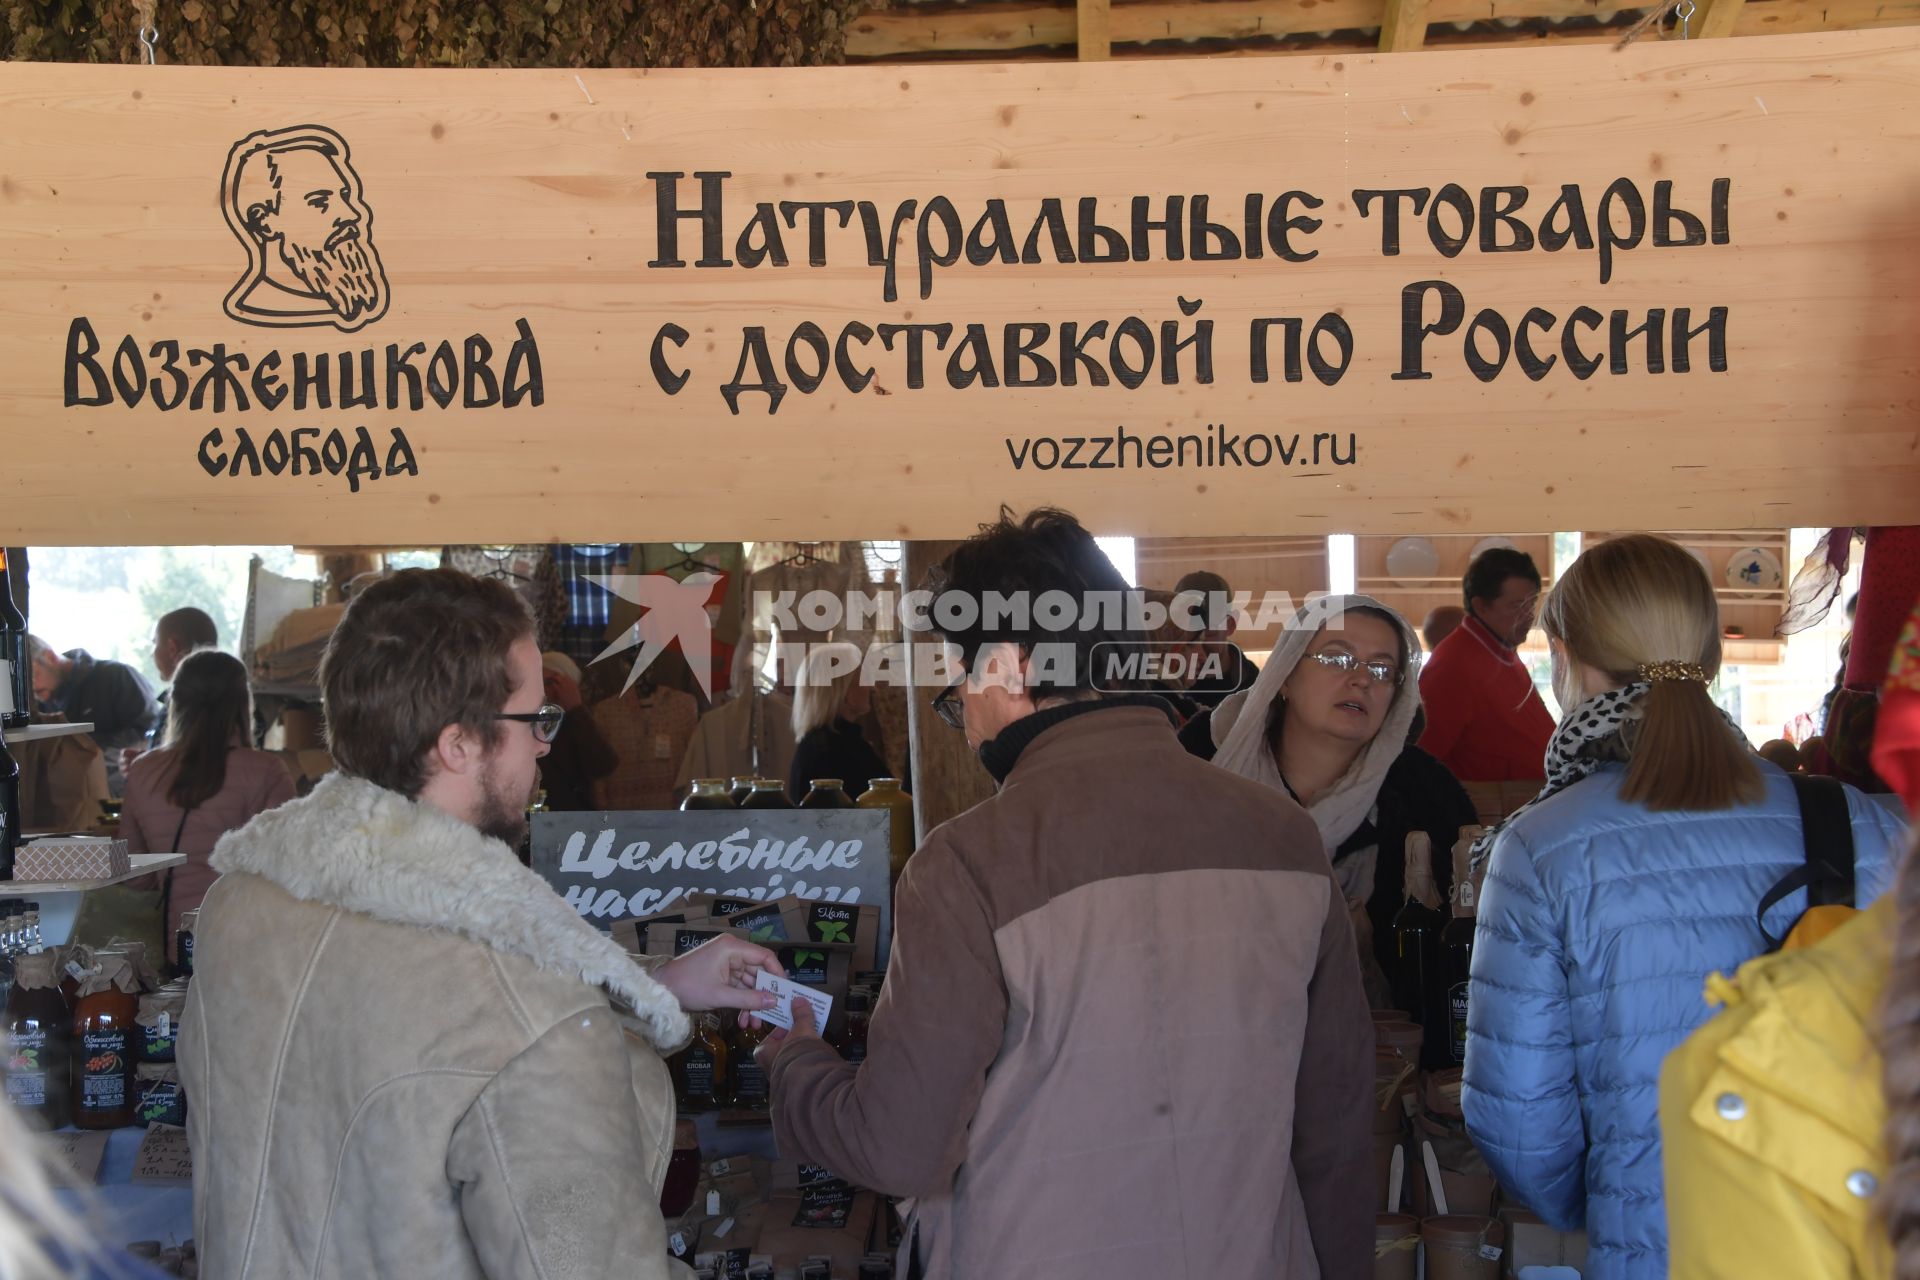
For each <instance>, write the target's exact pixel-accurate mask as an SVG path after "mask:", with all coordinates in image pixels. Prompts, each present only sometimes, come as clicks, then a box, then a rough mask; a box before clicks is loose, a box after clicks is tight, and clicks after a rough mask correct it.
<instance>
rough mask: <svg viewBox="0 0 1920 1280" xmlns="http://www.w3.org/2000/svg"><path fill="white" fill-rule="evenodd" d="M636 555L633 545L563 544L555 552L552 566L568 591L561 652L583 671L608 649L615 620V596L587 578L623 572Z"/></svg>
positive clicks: (615, 543) (560, 645) (626, 543)
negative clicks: (609, 636)
mask: <svg viewBox="0 0 1920 1280" xmlns="http://www.w3.org/2000/svg"><path fill="white" fill-rule="evenodd" d="M632 555H633V544H632V543H630V542H576V543H561V544H559V545H557V546H555V547H554V549H553V563H554V566H555V567H556V568H557V569H559V571H560V579H561V581H562V582H564V583H565V584H566V588H567V620H566V624H565V625H564V626H563V627H561V629H560V644H559V647H560V652H562V653H564V654H566V655H567V656H568V657H570V658H572V659H573V660H574V661H575V662H578V663H579V664H580V665H581V667H582V668H584V667H585V666H586V665H587V664H588V663H590V662H592V661H593V659H594V658H595V657H596V656H598V654H599V653H600V651H601V650H602V649H604V648H606V647H607V640H606V632H607V625H608V624H609V623H610V622H611V621H612V619H613V602H614V599H615V597H614V595H613V593H611V592H609V591H608V590H606V589H605V588H604V587H601V586H599V585H597V584H595V583H592V582H588V581H587V578H588V577H589V576H591V575H594V574H608V573H624V572H626V571H627V561H628V560H629V559H630V558H631V557H632Z"/></svg>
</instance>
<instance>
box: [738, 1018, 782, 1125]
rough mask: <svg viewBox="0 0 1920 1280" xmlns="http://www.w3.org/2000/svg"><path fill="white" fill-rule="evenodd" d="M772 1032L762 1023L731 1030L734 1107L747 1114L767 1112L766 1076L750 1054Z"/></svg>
mask: <svg viewBox="0 0 1920 1280" xmlns="http://www.w3.org/2000/svg"><path fill="white" fill-rule="evenodd" d="M771 1030H772V1028H771V1027H769V1026H768V1025H767V1024H765V1023H762V1022H749V1023H748V1024H747V1025H746V1026H744V1027H739V1028H736V1029H735V1030H734V1033H733V1044H732V1046H731V1048H732V1053H731V1057H732V1063H731V1066H732V1071H731V1072H730V1074H731V1076H732V1085H733V1087H732V1093H733V1105H734V1106H736V1107H741V1108H743V1109H745V1110H748V1111H765V1110H766V1109H767V1104H768V1101H769V1098H768V1093H769V1090H768V1086H767V1073H766V1072H764V1071H762V1070H761V1069H760V1064H759V1063H757V1062H755V1061H754V1060H753V1051H754V1050H755V1049H757V1048H759V1047H760V1044H761V1042H762V1041H764V1040H765V1039H766V1038H767V1035H768V1033H769V1032H770V1031H771Z"/></svg>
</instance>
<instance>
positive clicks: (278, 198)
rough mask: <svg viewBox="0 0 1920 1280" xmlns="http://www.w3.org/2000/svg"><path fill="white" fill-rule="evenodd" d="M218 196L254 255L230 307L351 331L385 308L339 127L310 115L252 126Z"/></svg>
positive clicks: (245, 319)
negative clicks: (311, 120) (275, 125)
mask: <svg viewBox="0 0 1920 1280" xmlns="http://www.w3.org/2000/svg"><path fill="white" fill-rule="evenodd" d="M221 197H222V199H221V208H222V209H223V210H224V211H225V213H226V216H227V225H228V226H230V227H231V228H232V229H233V233H234V235H235V236H237V237H238V238H239V240H240V242H241V243H242V244H243V245H245V246H246V247H247V251H248V253H249V254H250V255H251V258H250V263H249V267H248V270H247V273H246V275H244V276H242V277H241V279H240V281H239V283H238V284H236V285H234V287H233V291H232V292H231V293H229V294H228V295H227V300H226V313H227V315H229V316H231V317H232V318H233V319H235V320H238V321H240V322H242V323H243V324H255V325H263V326H267V327H271V328H298V327H302V326H309V325H326V324H330V325H332V326H333V327H334V328H336V329H339V330H340V331H342V332H343V333H351V332H353V331H354V330H356V329H359V328H362V327H363V326H365V325H369V324H371V323H373V322H374V321H375V320H378V319H379V318H380V317H381V316H383V315H385V314H386V312H387V299H388V288H387V273H386V268H385V267H384V266H383V265H382V264H381V262H380V251H379V250H378V249H377V248H375V247H374V243H373V210H372V209H371V208H369V207H368V205H367V202H366V198H365V196H364V195H363V194H362V191H361V184H360V175H359V174H357V173H355V172H354V169H353V163H352V159H351V157H350V156H349V155H348V152H347V143H346V140H345V139H344V138H342V137H341V136H340V135H339V134H337V133H335V132H334V131H333V130H331V129H329V128H326V127H325V126H324V125H313V124H307V125H296V126H294V127H292V128H289V129H263V130H261V131H259V132H258V133H251V134H248V135H247V136H246V137H244V138H242V139H241V140H240V141H239V142H237V143H235V144H234V147H233V150H232V151H230V152H228V153H227V171H226V175H225V178H224V179H223V182H222V186H221Z"/></svg>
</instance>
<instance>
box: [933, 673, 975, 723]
mask: <svg viewBox="0 0 1920 1280" xmlns="http://www.w3.org/2000/svg"><path fill="white" fill-rule="evenodd" d="M965 682H966V677H965V676H961V677H960V679H958V680H955V681H954V682H953V683H952V684H950V685H948V686H947V687H946V688H944V689H942V690H941V691H940V692H939V693H937V694H935V695H934V696H933V709H934V710H935V711H937V712H939V713H940V718H941V719H942V720H945V721H946V722H947V724H948V726H949V727H951V728H955V729H964V728H966V727H967V708H966V704H965V703H963V702H961V701H960V686H961V685H962V684H963V683H965Z"/></svg>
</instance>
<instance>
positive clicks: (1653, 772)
mask: <svg viewBox="0 0 1920 1280" xmlns="http://www.w3.org/2000/svg"><path fill="white" fill-rule="evenodd" d="M1540 624H1541V626H1542V627H1544V628H1545V629H1546V632H1547V634H1548V635H1550V636H1552V637H1553V638H1554V639H1556V640H1558V641H1559V642H1560V643H1561V644H1562V645H1564V646H1565V647H1566V651H1567V655H1568V656H1569V657H1570V658H1573V659H1575V660H1577V661H1579V662H1583V663H1585V664H1586V665H1587V666H1590V667H1593V668H1595V669H1596V670H1598V671H1600V672H1602V673H1603V674H1604V675H1605V676H1606V677H1607V679H1609V680H1612V681H1614V682H1616V683H1618V684H1621V685H1625V684H1631V683H1634V682H1635V681H1638V680H1640V679H1641V678H1642V677H1641V675H1640V668H1641V667H1643V666H1645V665H1647V664H1648V663H1656V662H1685V663H1697V664H1698V665H1699V666H1700V668H1701V670H1702V671H1703V672H1704V673H1705V675H1706V680H1707V681H1711V680H1712V679H1713V678H1714V676H1715V675H1717V674H1718V673H1719V671H1720V607H1719V605H1718V603H1717V602H1716V601H1715V600H1714V595H1713V584H1712V583H1710V582H1709V581H1708V580H1707V575H1706V571H1705V570H1703V569H1702V568H1701V567H1700V562H1699V561H1698V560H1695V559H1694V558H1693V556H1691V555H1690V554H1688V553H1687V551H1686V550H1685V549H1683V548H1682V547H1681V546H1680V544H1679V543H1677V542H1674V541H1672V540H1670V539H1667V538H1661V537H1656V536H1655V535H1653V534H1650V533H1632V534H1626V535H1624V536H1622V537H1618V538H1609V539H1608V540H1607V541H1605V542H1602V543H1599V544H1597V545H1595V546H1593V547H1590V548H1589V549H1588V550H1587V551H1586V552H1584V553H1583V554H1582V555H1581V556H1580V558H1579V559H1578V560H1576V561H1574V562H1573V567H1572V568H1570V569H1568V570H1567V572H1566V574H1565V575H1564V576H1562V577H1561V579H1560V580H1559V581H1558V582H1556V583H1555V584H1554V587H1553V590H1552V591H1551V592H1549V593H1548V595H1547V602H1546V606H1545V608H1543V609H1542V610H1541V613H1540ZM1571 670H1572V666H1571V664H1570V663H1569V664H1568V665H1567V671H1568V674H1569V675H1571ZM1562 683H1567V684H1574V683H1577V681H1575V680H1572V679H1568V680H1564V681H1562ZM1555 692H1556V693H1558V694H1559V695H1560V700H1561V704H1562V706H1563V707H1564V708H1565V709H1566V711H1568V712H1571V711H1572V710H1573V707H1574V705H1575V704H1576V703H1577V702H1579V701H1581V699H1580V697H1579V696H1578V691H1577V690H1575V689H1561V688H1559V687H1558V684H1556V689H1555ZM1570 695H1572V696H1571V697H1570ZM1639 712H1640V714H1639V717H1638V719H1637V720H1634V721H1631V722H1629V723H1628V724H1627V726H1626V727H1625V728H1624V729H1623V730H1622V737H1623V739H1624V740H1625V744H1626V747H1627V750H1628V751H1629V753H1630V754H1631V756H1632V763H1630V764H1629V765H1628V766H1627V780H1626V782H1625V784H1624V785H1622V787H1621V788H1620V795H1621V798H1622V799H1624V800H1627V801H1630V802H1632V803H1635V804H1641V805H1644V806H1646V807H1647V808H1648V809H1653V810H1673V809H1694V810H1713V809H1730V808H1733V807H1734V806H1735V805H1737V804H1745V803H1751V802H1753V801H1755V800H1758V799H1759V798H1760V794H1761V790H1762V788H1761V781H1760V771H1759V769H1758V767H1757V766H1755V764H1754V761H1753V751H1752V749H1751V748H1749V747H1748V746H1747V744H1746V743H1745V742H1744V741H1742V740H1741V739H1740V738H1739V737H1738V736H1736V735H1735V734H1734V733H1733V732H1731V731H1730V730H1729V729H1728V727H1727V722H1726V719H1725V717H1724V716H1722V715H1721V714H1720V709H1719V708H1718V707H1717V706H1715V705H1714V702H1713V699H1712V698H1711V697H1709V696H1708V694H1707V684H1706V681H1699V680H1656V681H1654V682H1653V683H1652V685H1651V686H1650V687H1649V688H1648V690H1647V692H1646V693H1645V694H1643V695H1642V696H1641V698H1640V702H1639Z"/></svg>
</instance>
